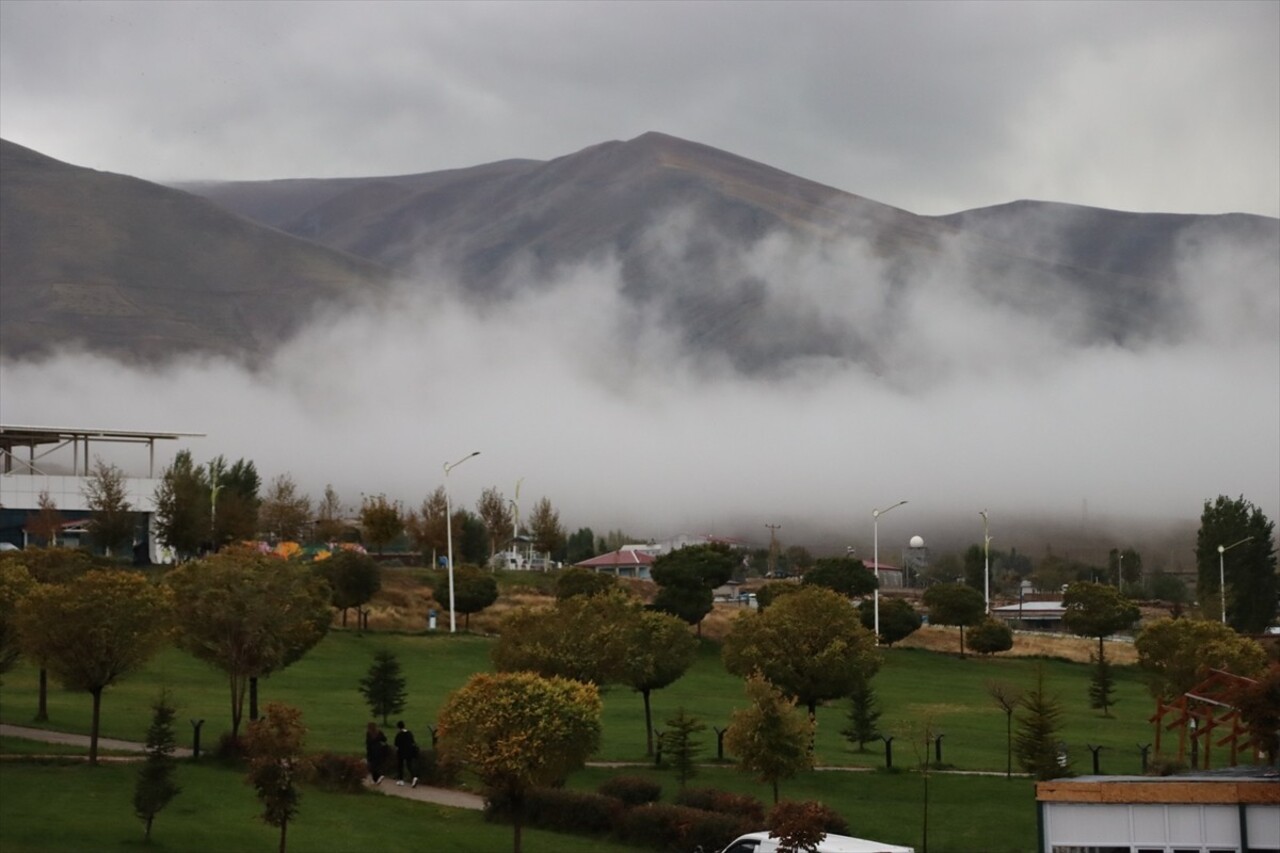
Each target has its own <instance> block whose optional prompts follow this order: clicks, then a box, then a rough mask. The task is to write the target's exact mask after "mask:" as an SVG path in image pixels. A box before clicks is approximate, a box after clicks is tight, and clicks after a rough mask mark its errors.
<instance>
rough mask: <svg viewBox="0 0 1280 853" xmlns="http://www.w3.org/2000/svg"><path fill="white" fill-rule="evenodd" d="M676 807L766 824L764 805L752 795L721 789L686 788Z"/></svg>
mask: <svg viewBox="0 0 1280 853" xmlns="http://www.w3.org/2000/svg"><path fill="white" fill-rule="evenodd" d="M676 805H678V806H689V807H690V808H694V809H702V810H703V811H708V812H718V813H719V814H729V815H736V816H738V817H740V818H744V819H745V818H750V819H751V820H753V821H755V822H756V824H757V825H758V824H762V823H764V803H762V802H760V801H759V800H758V799H756V798H755V797H753V796H751V795H750V794H735V793H733V792H732V791H721V790H720V789H719V788H685V789H684V790H683V791H681V792H680V793H678V794H676Z"/></svg>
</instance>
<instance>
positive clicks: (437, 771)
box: [416, 748, 462, 788]
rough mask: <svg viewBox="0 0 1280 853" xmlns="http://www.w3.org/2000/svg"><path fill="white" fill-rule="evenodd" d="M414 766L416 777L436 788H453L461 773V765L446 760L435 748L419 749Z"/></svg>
mask: <svg viewBox="0 0 1280 853" xmlns="http://www.w3.org/2000/svg"><path fill="white" fill-rule="evenodd" d="M416 767H417V769H418V778H419V779H421V780H422V782H423V784H426V785H433V786H435V787H437V788H453V787H456V786H457V784H458V779H459V777H460V776H461V775H462V765H461V764H459V763H458V762H456V761H446V760H444V759H443V758H441V757H440V753H439V751H438V750H435V749H421V748H420V749H419V750H418V758H417V763H416Z"/></svg>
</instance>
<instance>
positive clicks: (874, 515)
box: [871, 501, 906, 646]
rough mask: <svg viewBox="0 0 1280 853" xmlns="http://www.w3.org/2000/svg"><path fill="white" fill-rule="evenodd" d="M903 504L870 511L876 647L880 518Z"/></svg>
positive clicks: (898, 503) (878, 626) (878, 611)
mask: <svg viewBox="0 0 1280 853" xmlns="http://www.w3.org/2000/svg"><path fill="white" fill-rule="evenodd" d="M904 503H906V501H898V502H897V503H896V504H894V505H893V506H891V507H886V508H885V509H873V510H871V530H872V534H871V538H872V548H873V549H874V556H873V557H872V559H874V560H875V575H876V588H875V592H874V599H873V601H874V605H873V609H874V610H875V614H876V621H875V625H876V628H875V631H876V645H877V646H878V645H880V516H882V515H884V514H885V513H886V512H889V511H890V510H894V509H897V508H898V507H900V506H902V505H903V504H904Z"/></svg>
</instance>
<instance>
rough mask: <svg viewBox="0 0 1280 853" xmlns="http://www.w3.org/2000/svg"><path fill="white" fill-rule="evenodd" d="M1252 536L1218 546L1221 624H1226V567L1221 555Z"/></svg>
mask: <svg viewBox="0 0 1280 853" xmlns="http://www.w3.org/2000/svg"><path fill="white" fill-rule="evenodd" d="M1252 538H1253V537H1252V536H1246V537H1244V538H1243V539H1241V540H1240V541H1239V542H1232V543H1231V544H1230V545H1219V546H1218V596H1219V598H1221V600H1222V624H1223V625H1225V624H1227V569H1226V561H1225V560H1224V559H1223V555H1224V554H1226V553H1227V552H1228V551H1230V550H1231V549H1232V548H1234V547H1236V546H1237V545H1243V544H1244V543H1246V542H1248V541H1249V540H1250V539H1252Z"/></svg>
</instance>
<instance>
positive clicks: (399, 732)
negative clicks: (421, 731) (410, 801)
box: [395, 720, 418, 788]
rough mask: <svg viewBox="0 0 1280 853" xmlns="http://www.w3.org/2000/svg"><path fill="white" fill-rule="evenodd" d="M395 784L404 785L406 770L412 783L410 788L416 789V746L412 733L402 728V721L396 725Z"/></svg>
mask: <svg viewBox="0 0 1280 853" xmlns="http://www.w3.org/2000/svg"><path fill="white" fill-rule="evenodd" d="M395 744H396V784H397V785H403V784H404V771H405V770H406V769H408V771H409V776H410V777H411V778H412V780H413V781H411V782H410V783H409V787H410V788H416V787H418V771H417V770H416V769H415V768H416V767H417V763H416V759H417V757H418V744H417V742H415V741H414V739H413V732H411V731H409V730H408V729H406V728H405V727H404V720H400V721H399V722H397V723H396V739H395Z"/></svg>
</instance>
